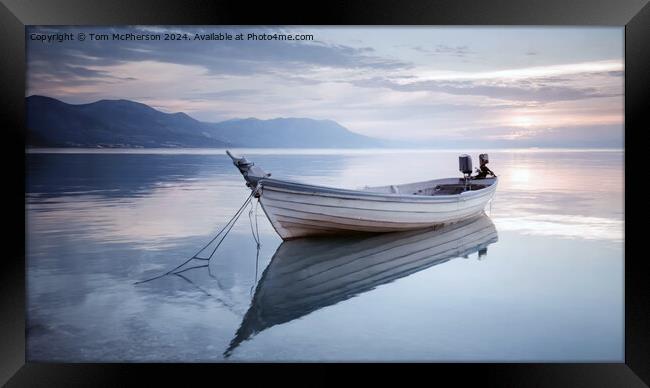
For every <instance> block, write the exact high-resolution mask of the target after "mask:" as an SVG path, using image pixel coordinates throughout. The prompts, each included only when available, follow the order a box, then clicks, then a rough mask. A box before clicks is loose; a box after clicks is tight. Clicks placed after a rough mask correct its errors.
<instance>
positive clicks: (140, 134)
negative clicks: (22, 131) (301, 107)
mask: <svg viewBox="0 0 650 388" xmlns="http://www.w3.org/2000/svg"><path fill="white" fill-rule="evenodd" d="M26 107H27V128H28V146H30V147H144V148H151V147H206V148H223V147H287V148H291V147H311V148H333V147H336V148H356V147H382V146H385V145H386V144H385V142H383V141H382V140H378V139H373V138H370V137H366V136H362V135H358V134H355V133H353V132H351V131H349V130H347V129H346V128H345V127H343V126H341V125H339V124H338V123H336V122H334V121H331V120H312V119H305V118H280V119H272V120H258V119H254V118H249V119H235V120H228V121H224V122H220V123H205V122H201V121H198V120H196V119H193V118H192V117H190V116H188V115H186V114H185V113H164V112H161V111H158V110H156V109H154V108H152V107H150V106H148V105H145V104H141V103H138V102H134V101H129V100H101V101H97V102H93V103H90V104H79V105H73V104H67V103H64V102H62V101H59V100H57V99H54V98H50V97H44V96H36V95H34V96H30V97H27V99H26Z"/></svg>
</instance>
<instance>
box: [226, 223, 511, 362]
mask: <svg viewBox="0 0 650 388" xmlns="http://www.w3.org/2000/svg"><path fill="white" fill-rule="evenodd" d="M497 240H498V234H497V230H496V228H495V227H494V224H493V223H492V221H491V220H490V218H489V217H487V216H486V215H485V214H484V213H482V214H481V215H480V216H478V217H477V218H473V219H468V220H463V221H460V222H458V223H455V224H453V225H447V226H444V227H430V228H427V229H423V230H416V231H406V232H397V233H384V234H365V235H362V236H359V235H357V236H333V237H310V238H304V239H296V240H292V241H285V242H283V243H282V244H281V245H280V246H279V247H278V249H277V250H276V252H275V254H274V255H273V258H272V259H271V262H270V263H269V265H268V266H267V267H266V269H265V270H264V273H263V274H262V277H261V279H260V281H259V283H258V284H257V287H256V289H255V294H254V296H253V300H252V302H251V305H250V307H249V309H248V311H247V312H246V314H245V316H244V319H243V321H242V323H241V326H240V327H239V329H238V331H237V333H236V335H235V338H234V339H233V340H232V341H231V343H230V346H229V348H228V350H226V352H225V355H226V356H228V355H230V354H231V353H232V351H233V350H234V349H235V348H236V347H237V346H239V344H241V342H243V341H245V340H247V339H249V338H250V337H251V336H253V335H255V334H256V333H259V332H260V331H262V330H265V329H267V328H269V327H271V326H275V325H279V324H282V323H286V322H289V321H292V320H295V319H298V318H300V317H303V316H305V315H307V314H309V313H311V312H313V311H316V310H318V309H321V308H323V307H326V306H331V305H334V304H336V303H339V302H342V301H345V300H347V299H349V298H352V297H354V296H356V295H359V294H361V293H364V292H367V291H370V290H372V289H374V288H376V287H378V286H380V285H382V284H386V283H390V282H392V281H395V280H397V279H400V278H403V277H405V276H408V275H410V274H413V273H415V272H418V271H422V270H424V269H426V268H429V267H431V266H434V265H438V264H441V263H445V262H447V261H449V260H451V259H453V258H457V257H467V256H468V255H469V254H472V253H475V252H479V256H480V255H482V254H485V253H487V247H488V245H490V244H492V243H494V242H496V241H497Z"/></svg>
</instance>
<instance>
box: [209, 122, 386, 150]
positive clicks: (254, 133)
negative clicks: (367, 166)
mask: <svg viewBox="0 0 650 388" xmlns="http://www.w3.org/2000/svg"><path fill="white" fill-rule="evenodd" d="M212 127H213V130H212V131H211V132H210V133H211V134H212V135H213V136H214V137H215V138H219V139H222V140H223V141H226V142H232V143H239V144H244V145H245V146H247V147H287V148H292V147H318V148H364V147H383V146H386V144H385V142H384V141H382V140H378V139H373V138H370V137H367V136H363V135H359V134H356V133H354V132H350V131H349V130H348V129H347V128H345V127H343V126H341V125H340V124H339V123H337V122H335V121H332V120H312V119H305V118H278V119H271V120H258V119H254V118H249V119H236V120H228V121H224V122H220V123H216V124H212Z"/></svg>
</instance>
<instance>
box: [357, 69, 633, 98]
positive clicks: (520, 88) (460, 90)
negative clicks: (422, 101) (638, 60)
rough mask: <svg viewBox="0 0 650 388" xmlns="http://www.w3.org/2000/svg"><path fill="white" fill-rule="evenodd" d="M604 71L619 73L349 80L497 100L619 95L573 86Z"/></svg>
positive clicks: (395, 87) (614, 75)
mask: <svg viewBox="0 0 650 388" xmlns="http://www.w3.org/2000/svg"><path fill="white" fill-rule="evenodd" d="M612 73H614V74H612ZM603 74H605V75H606V76H609V77H618V76H619V75H618V72H597V73H595V74H577V75H574V76H573V77H560V76H556V77H553V76H548V77H534V78H527V79H503V80H484V79H477V80H461V79H450V80H425V81H421V80H420V81H418V80H416V81H411V82H395V81H393V80H391V79H389V78H387V77H372V78H366V79H358V80H353V81H351V83H352V84H354V85H356V86H359V87H367V88H388V89H392V90H396V91H402V92H409V91H411V92H412V91H426V92H442V93H447V94H452V95H472V96H484V97H488V98H492V99H499V100H512V101H519V102H526V101H528V102H540V103H544V102H555V101H569V100H581V99H587V98H597V97H612V96H619V95H621V94H622V90H617V91H613V92H612V91H605V90H603V89H599V88H596V87H588V86H576V85H575V84H576V83H578V81H579V80H580V79H581V78H585V77H590V79H591V80H593V79H594V77H598V76H602V75H603ZM617 82H618V81H617ZM583 84H584V83H583Z"/></svg>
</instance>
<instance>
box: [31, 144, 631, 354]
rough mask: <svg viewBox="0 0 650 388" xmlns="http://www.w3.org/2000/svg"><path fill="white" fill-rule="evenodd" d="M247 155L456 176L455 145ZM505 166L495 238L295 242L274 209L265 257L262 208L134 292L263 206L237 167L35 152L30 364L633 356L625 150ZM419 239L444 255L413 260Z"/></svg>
mask: <svg viewBox="0 0 650 388" xmlns="http://www.w3.org/2000/svg"><path fill="white" fill-rule="evenodd" d="M237 152H238V153H242V154H244V155H246V156H248V157H249V159H251V160H253V161H254V162H256V163H257V164H258V165H260V166H262V167H263V168H264V169H265V170H267V171H269V172H272V173H273V176H274V177H276V178H280V177H284V178H288V179H293V180H299V181H303V182H307V183H315V184H322V185H330V186H336V187H345V188H357V187H361V186H364V185H383V184H397V183H407V182H412V181H419V180H428V179H433V178H437V177H446V176H457V175H458V172H457V163H458V162H457V155H458V152H456V151H445V152H441V151H417V152H414V151H410V152H406V151H391V152H386V151H383V152H374V151H349V152H342V153H337V152H332V151H324V152H318V151H310V152H302V153H300V152H297V151H286V150H241V151H237ZM472 156H473V158H474V160H475V162H476V161H477V160H478V152H472ZM490 167H491V168H492V170H494V171H495V172H496V173H497V174H498V175H499V178H500V182H499V188H498V190H497V194H496V196H495V198H494V201H493V203H492V205H491V207H490V206H488V207H487V208H486V213H487V215H488V216H489V218H488V219H483V221H481V222H484V223H485V225H488V226H489V227H487V228H482V229H481V230H484V231H486V234H485V235H478V234H476V233H473V232H472V230H473V229H472V228H475V227H476V223H469V224H468V225H465V226H461V227H460V228H461V229H459V231H458V230H457V231H453V230H447V229H444V228H443V229H442V230H440V231H436V232H434V233H433V234H431V235H423V234H416V236H415V237H414V236H411V237H409V236H399V235H398V236H394V237H385V236H384V237H377V236H374V237H350V238H342V239H341V238H339V239H315V240H307V241H300V240H297V241H295V242H290V243H285V244H282V245H281V243H282V241H281V240H280V238H279V237H278V236H277V235H276V234H275V232H274V231H273V228H272V227H271V225H270V224H269V222H268V220H267V219H266V217H265V215H264V213H263V212H262V211H261V208H260V209H259V212H258V213H257V220H258V226H259V233H260V238H261V248H260V250H259V255H258V252H257V250H256V244H255V241H254V239H253V236H252V234H251V221H250V220H249V217H248V216H249V212H248V210H247V211H246V212H245V213H244V214H243V216H242V217H241V218H240V219H239V221H238V223H237V224H236V225H235V227H234V228H233V229H232V231H231V233H230V234H229V235H228V237H227V238H226V239H225V241H224V243H223V244H222V245H221V247H220V248H219V250H218V251H217V252H216V254H215V256H214V258H213V259H212V260H211V261H210V262H209V265H208V266H207V267H206V266H204V265H205V264H206V263H205V262H195V263H191V265H189V266H186V267H185V268H189V267H191V266H197V267H198V268H194V269H190V270H187V271H185V272H183V273H181V274H179V275H180V276H179V275H170V276H165V277H162V278H160V279H157V280H153V281H150V282H146V283H143V284H139V285H135V284H134V282H136V281H138V280H143V279H147V278H151V277H154V276H156V275H158V274H160V273H162V272H165V271H167V270H168V269H171V268H173V267H174V266H176V265H178V264H180V263H181V262H183V261H184V260H185V258H187V257H189V256H191V255H192V254H193V253H195V251H196V250H197V249H198V248H200V247H201V246H203V245H204V244H205V243H207V242H208V241H209V240H210V238H211V237H212V236H213V235H214V234H215V233H216V232H217V231H218V230H219V229H220V228H221V227H222V226H223V225H224V224H225V223H226V222H227V221H228V219H229V218H230V217H231V216H232V215H233V214H234V213H235V211H236V210H237V208H238V207H239V205H240V204H241V203H242V202H243V201H244V200H245V199H246V197H247V195H248V193H249V190H248V189H247V188H246V187H245V186H244V183H243V179H242V178H241V176H240V175H239V173H238V171H237V170H236V169H235V167H234V166H233V165H232V163H231V162H230V160H229V159H227V157H226V156H225V155H224V154H223V152H222V151H196V150H193V151H187V152H185V153H178V151H173V152H170V151H166V152H164V153H158V154H151V153H149V154H147V153H144V154H138V153H124V152H114V153H104V154H101V153H85V154H83V153H82V154H79V153H67V152H64V153H50V154H34V153H32V154H29V155H28V171H27V187H26V192H27V193H26V208H27V211H26V219H27V299H28V306H27V310H28V311H27V327H28V331H27V358H28V360H30V361H69V362H75V361H81V362H96V361H97V362H112V361H115V362H120V361H137V362H140V361H142V362H145V361H170V362H171V361H180V362H183V361H187V362H212V361H217V362H220V361H224V360H226V361H338V360H343V361H469V362H471V361H561V362H565V361H616V362H620V361H622V360H623V357H624V348H623V342H624V321H623V307H624V294H623V281H624V259H623V239H624V235H623V220H624V214H623V194H624V182H623V153H622V152H621V151H581V152H576V151H561V150H555V151H524V152H521V151H491V152H490ZM253 214H254V213H253ZM459 233H461V235H460V236H461V237H460V238H459ZM497 235H498V238H493V237H495V236H497ZM369 238H370V240H368V239H369ZM443 240H444V241H445V244H448V246H450V247H451V248H449V249H447V248H445V249H442V248H439V247H442V245H440V244H439V242H441V241H443ZM395 246H399V248H394V247H395ZM431 247H435V248H431ZM486 247H487V254H484V253H485V248H486ZM421 248H422V249H424V248H426V249H434V251H435V254H432V255H429V256H427V255H425V256H426V257H422V258H419V259H417V260H416V259H415V258H413V257H412V256H408V255H404V254H403V253H404V252H415V251H421V250H422V249H421ZM479 250H480V251H481V254H480V256H481V257H479V252H478V251H479ZM376 252H380V253H376ZM427 252H430V251H427ZM380 255H383V256H381V258H380ZM465 255H466V256H467V257H466V258H465V257H463V256H465ZM459 256H460V257H459ZM272 258H273V260H272ZM381 260H383V261H381ZM399 260H401V261H399ZM380 262H382V263H384V264H381V265H383V266H384V267H382V268H379V263H380Z"/></svg>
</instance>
